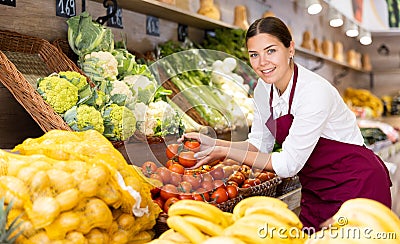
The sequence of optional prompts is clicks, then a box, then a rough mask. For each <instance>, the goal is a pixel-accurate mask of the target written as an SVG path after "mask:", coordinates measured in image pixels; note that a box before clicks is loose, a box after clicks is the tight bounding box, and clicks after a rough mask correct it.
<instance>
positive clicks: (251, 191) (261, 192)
mask: <svg viewBox="0 0 400 244" xmlns="http://www.w3.org/2000/svg"><path fill="white" fill-rule="evenodd" d="M281 182H282V180H281V178H280V177H278V176H276V177H275V178H273V179H270V180H268V181H265V182H263V183H261V184H259V185H256V186H252V187H249V188H239V194H240V195H242V196H243V197H245V198H246V197H251V196H268V197H275V196H276V189H277V187H278V185H279V184H281Z"/></svg>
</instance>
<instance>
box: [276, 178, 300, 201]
mask: <svg viewBox="0 0 400 244" xmlns="http://www.w3.org/2000/svg"><path fill="white" fill-rule="evenodd" d="M300 187H301V183H300V180H299V177H298V176H297V175H295V176H293V177H288V178H282V183H281V184H279V185H278V187H277V188H276V195H277V196H281V195H284V194H286V193H288V192H291V191H293V190H295V189H297V188H300Z"/></svg>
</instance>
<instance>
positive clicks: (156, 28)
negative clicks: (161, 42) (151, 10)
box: [146, 15, 160, 36]
mask: <svg viewBox="0 0 400 244" xmlns="http://www.w3.org/2000/svg"><path fill="white" fill-rule="evenodd" d="M146 34H147V35H151V36H160V20H159V19H158V18H157V17H153V16H149V15H147V16H146Z"/></svg>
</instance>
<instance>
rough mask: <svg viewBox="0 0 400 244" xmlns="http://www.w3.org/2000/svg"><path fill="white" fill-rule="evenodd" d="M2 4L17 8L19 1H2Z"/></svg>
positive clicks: (0, 0)
mask: <svg viewBox="0 0 400 244" xmlns="http://www.w3.org/2000/svg"><path fill="white" fill-rule="evenodd" d="M0 4H3V5H7V6H12V7H16V6H17V0H0Z"/></svg>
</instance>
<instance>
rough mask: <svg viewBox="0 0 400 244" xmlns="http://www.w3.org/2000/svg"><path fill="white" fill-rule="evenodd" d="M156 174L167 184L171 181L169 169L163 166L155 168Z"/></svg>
mask: <svg viewBox="0 0 400 244" xmlns="http://www.w3.org/2000/svg"><path fill="white" fill-rule="evenodd" d="M156 172H157V174H158V175H159V176H160V177H161V179H162V183H164V185H165V184H168V183H170V182H171V171H169V169H167V168H165V167H160V168H158V169H157V171H156Z"/></svg>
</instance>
